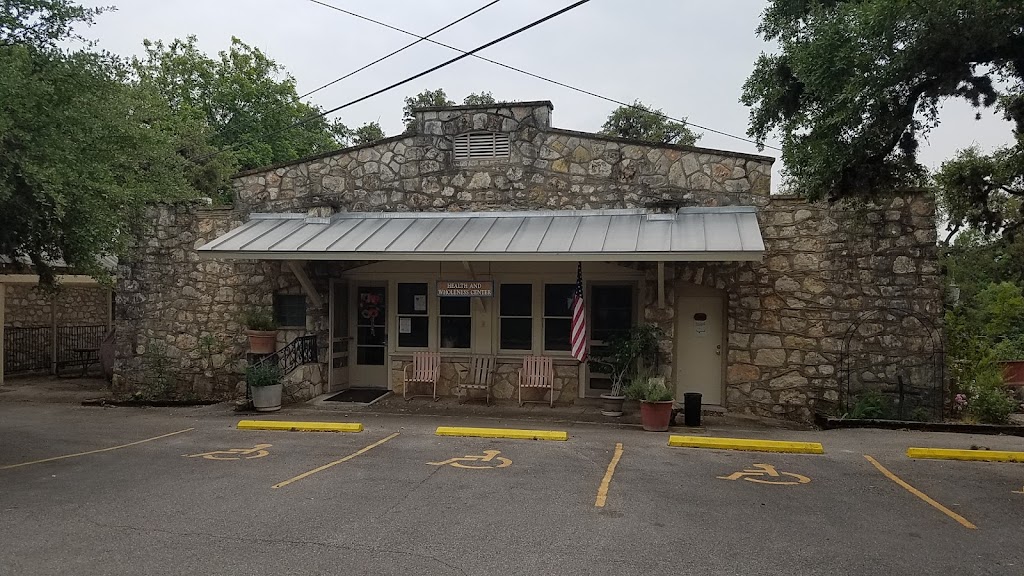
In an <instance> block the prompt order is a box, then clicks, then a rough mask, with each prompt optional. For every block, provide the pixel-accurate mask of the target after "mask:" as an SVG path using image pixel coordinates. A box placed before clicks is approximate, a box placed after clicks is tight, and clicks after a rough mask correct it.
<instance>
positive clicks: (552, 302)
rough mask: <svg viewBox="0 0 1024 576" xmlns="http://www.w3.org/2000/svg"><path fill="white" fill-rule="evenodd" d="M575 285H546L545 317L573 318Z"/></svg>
mask: <svg viewBox="0 0 1024 576" xmlns="http://www.w3.org/2000/svg"><path fill="white" fill-rule="evenodd" d="M574 290H576V285H575V284H545V285H544V315H545V316H570V317H571V316H572V293H573V291H574Z"/></svg>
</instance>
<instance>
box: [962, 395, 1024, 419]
mask: <svg viewBox="0 0 1024 576" xmlns="http://www.w3.org/2000/svg"><path fill="white" fill-rule="evenodd" d="M1014 408H1016V403H1015V402H1014V401H1013V399H1012V398H1011V397H1010V395H1009V394H1008V393H1007V392H1006V390H1004V389H1003V388H1002V387H1001V386H990V387H985V388H979V389H977V390H976V391H974V392H973V393H972V394H971V395H970V397H969V399H968V401H967V411H968V413H969V414H970V415H972V416H974V418H976V419H977V420H978V421H979V422H981V423H982V424H1006V423H1007V422H1008V421H1009V420H1010V414H1012V413H1013V410H1014Z"/></svg>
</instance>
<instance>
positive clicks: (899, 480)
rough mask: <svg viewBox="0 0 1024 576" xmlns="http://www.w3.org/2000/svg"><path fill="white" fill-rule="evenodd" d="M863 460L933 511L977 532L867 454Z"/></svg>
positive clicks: (962, 518)
mask: <svg viewBox="0 0 1024 576" xmlns="http://www.w3.org/2000/svg"><path fill="white" fill-rule="evenodd" d="M864 458H867V461H868V462H871V464H872V465H873V466H874V467H875V468H877V469H878V471H879V472H881V473H882V475H884V476H885V477H886V478H888V479H889V480H892V481H893V482H895V483H896V484H899V485H900V486H902V487H903V488H904V489H905V490H906V491H907V492H910V493H911V494H913V495H914V496H917V497H918V498H920V499H921V500H924V501H925V502H927V503H928V504H930V505H931V506H932V507H933V508H935V509H936V510H938V511H939V512H942V513H943V514H945V515H946V516H949V517H950V518H952V519H953V520H956V521H957V522H959V523H960V525H961V526H963V527H964V528H969V529H971V530H977V529H978V527H977V526H975V525H974V524H972V523H971V522H970V521H969V520H967V519H966V518H964V517H963V516H961V515H959V514H957V513H956V512H953V511H952V510H950V509H949V508H946V507H945V506H943V505H942V504H939V503H938V502H936V501H935V500H934V499H932V498H931V497H930V496H928V495H927V494H925V493H924V492H921V491H920V490H918V489H917V488H914V487H913V486H911V485H910V484H907V483H906V482H904V481H903V479H902V478H900V477H899V476H897V475H895V474H893V473H892V472H890V471H889V470H888V469H887V468H886V467H885V466H882V464H881V463H879V462H878V460H875V459H874V458H872V457H871V456H868V455H867V454H865V455H864Z"/></svg>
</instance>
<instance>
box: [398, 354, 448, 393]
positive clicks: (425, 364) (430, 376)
mask: <svg viewBox="0 0 1024 576" xmlns="http://www.w3.org/2000/svg"><path fill="white" fill-rule="evenodd" d="M410 368H411V369H412V372H411V373H410V370H409V369H410ZM440 377H441V355H440V354H439V353H437V352H413V354H412V364H406V365H405V379H404V380H403V381H402V397H403V398H405V399H406V400H411V399H413V398H415V397H416V396H426V394H409V386H410V385H411V384H430V386H431V388H432V391H431V393H430V396H431V397H432V398H433V399H434V402H437V381H438V379H439V378H440Z"/></svg>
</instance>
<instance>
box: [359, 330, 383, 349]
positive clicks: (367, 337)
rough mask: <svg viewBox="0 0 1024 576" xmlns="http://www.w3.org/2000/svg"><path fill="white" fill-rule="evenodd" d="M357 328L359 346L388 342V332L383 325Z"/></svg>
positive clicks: (378, 344)
mask: <svg viewBox="0 0 1024 576" xmlns="http://www.w3.org/2000/svg"><path fill="white" fill-rule="evenodd" d="M358 330H359V345H360V346H384V345H386V344H387V343H388V332H387V330H385V329H384V327H383V326H376V327H374V328H371V327H369V326H360V327H359V328H358Z"/></svg>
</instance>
